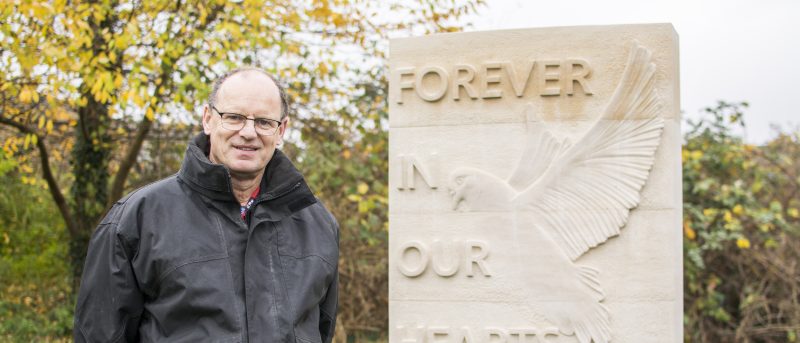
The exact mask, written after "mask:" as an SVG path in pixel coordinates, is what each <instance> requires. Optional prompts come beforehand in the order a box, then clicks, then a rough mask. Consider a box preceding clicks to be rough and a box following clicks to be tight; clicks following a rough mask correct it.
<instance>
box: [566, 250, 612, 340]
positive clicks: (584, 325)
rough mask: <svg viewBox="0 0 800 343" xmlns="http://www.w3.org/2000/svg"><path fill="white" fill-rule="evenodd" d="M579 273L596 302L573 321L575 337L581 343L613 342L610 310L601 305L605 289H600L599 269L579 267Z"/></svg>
mask: <svg viewBox="0 0 800 343" xmlns="http://www.w3.org/2000/svg"><path fill="white" fill-rule="evenodd" d="M578 273H579V274H580V279H581V282H582V283H583V284H584V285H586V287H588V288H589V289H590V290H591V292H592V296H593V299H594V300H595V301H596V302H593V303H591V304H589V306H587V307H586V308H584V309H583V310H582V311H581V314H580V316H578V317H577V318H575V319H574V320H573V325H574V330H575V336H576V337H577V338H578V342H580V343H591V342H594V343H608V342H609V341H611V320H610V316H609V314H608V309H607V308H606V306H605V305H603V304H602V303H600V301H601V300H603V298H605V295H604V294H603V289H602V288H600V281H599V278H598V276H599V274H600V273H599V272H598V271H597V269H594V268H591V267H586V266H578Z"/></svg>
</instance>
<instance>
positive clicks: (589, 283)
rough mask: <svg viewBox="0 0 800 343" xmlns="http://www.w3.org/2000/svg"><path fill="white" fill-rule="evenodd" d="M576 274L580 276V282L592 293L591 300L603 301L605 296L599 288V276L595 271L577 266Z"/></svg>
mask: <svg viewBox="0 0 800 343" xmlns="http://www.w3.org/2000/svg"><path fill="white" fill-rule="evenodd" d="M578 273H579V274H580V279H581V282H583V284H584V285H586V287H589V289H591V291H592V298H593V299H594V300H596V301H600V300H603V299H604V298H605V297H606V296H605V294H603V289H602V288H600V280H599V275H600V272H599V271H597V269H594V268H592V267H587V266H578Z"/></svg>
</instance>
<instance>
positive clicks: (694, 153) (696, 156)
mask: <svg viewBox="0 0 800 343" xmlns="http://www.w3.org/2000/svg"><path fill="white" fill-rule="evenodd" d="M702 157H703V152H702V151H700V150H695V151H692V159H694V160H699V159H700V158H702Z"/></svg>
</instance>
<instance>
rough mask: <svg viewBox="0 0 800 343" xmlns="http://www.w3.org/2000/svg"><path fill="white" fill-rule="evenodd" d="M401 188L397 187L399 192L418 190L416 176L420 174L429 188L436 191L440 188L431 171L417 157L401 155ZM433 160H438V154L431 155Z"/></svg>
mask: <svg viewBox="0 0 800 343" xmlns="http://www.w3.org/2000/svg"><path fill="white" fill-rule="evenodd" d="M399 157H400V173H401V174H402V175H401V176H400V186H399V187H397V189H399V190H404V189H410V190H413V189H415V188H416V179H415V175H416V174H419V175H420V176H421V177H422V181H423V182H425V184H426V185H428V187H429V188H432V189H436V188H437V187H438V185H437V183H436V180H434V178H433V177H432V176H431V173H430V171H429V170H428V168H425V167H424V166H423V165H422V164H421V163H420V162H419V160H417V157H416V156H414V155H400V156H399ZM431 160H434V161H435V160H436V153H435V152H434V153H431Z"/></svg>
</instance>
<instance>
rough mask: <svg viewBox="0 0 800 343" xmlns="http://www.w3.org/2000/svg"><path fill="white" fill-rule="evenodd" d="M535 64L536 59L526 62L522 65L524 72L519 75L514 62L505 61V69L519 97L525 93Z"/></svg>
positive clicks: (515, 93)
mask: <svg viewBox="0 0 800 343" xmlns="http://www.w3.org/2000/svg"><path fill="white" fill-rule="evenodd" d="M535 64H536V62H534V61H530V62H526V63H525V64H523V66H522V73H521V74H520V75H517V71H516V70H515V69H514V65H513V64H511V63H510V62H503V69H505V71H506V74H507V75H508V79H509V81H511V88H513V89H514V95H516V96H517V97H522V95H523V94H524V93H525V87H527V86H528V80H530V78H531V71H533V66H534V65H535ZM520 76H521V77H520Z"/></svg>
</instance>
